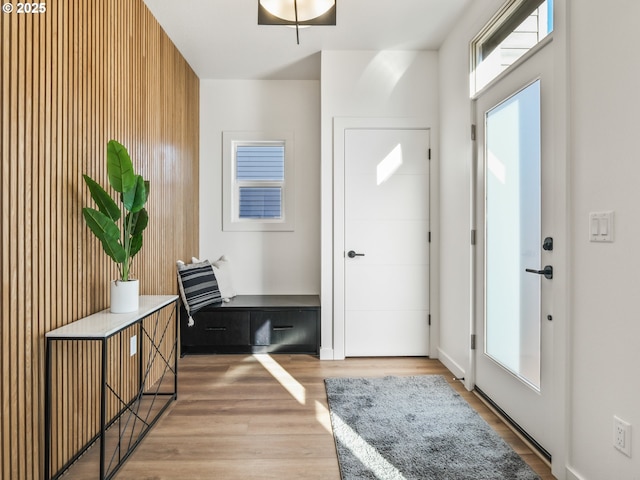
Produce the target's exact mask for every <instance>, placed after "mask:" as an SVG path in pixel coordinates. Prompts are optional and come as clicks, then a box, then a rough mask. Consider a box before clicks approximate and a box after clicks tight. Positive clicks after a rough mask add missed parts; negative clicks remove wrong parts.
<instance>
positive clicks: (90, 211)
mask: <svg viewBox="0 0 640 480" xmlns="http://www.w3.org/2000/svg"><path fill="white" fill-rule="evenodd" d="M82 216H83V217H84V220H85V222H86V223H87V226H88V227H89V229H90V230H91V231H92V232H93V234H94V235H95V236H96V237H97V238H98V240H100V242H101V243H102V248H103V249H104V251H105V253H106V254H107V255H109V256H110V257H111V258H112V259H113V261H114V262H116V263H122V262H124V261H125V259H126V258H127V253H126V252H125V250H124V248H122V245H121V244H120V240H119V239H120V229H119V228H118V226H117V225H116V224H115V223H114V221H113V220H111V219H110V218H109V217H107V216H106V215H105V214H104V213H102V212H99V211H98V210H96V209H94V208H89V207H85V208H83V209H82Z"/></svg>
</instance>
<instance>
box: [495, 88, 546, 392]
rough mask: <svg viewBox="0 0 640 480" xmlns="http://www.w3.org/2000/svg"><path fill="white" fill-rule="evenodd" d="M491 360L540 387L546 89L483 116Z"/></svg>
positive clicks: (521, 93)
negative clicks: (542, 107)
mask: <svg viewBox="0 0 640 480" xmlns="http://www.w3.org/2000/svg"><path fill="white" fill-rule="evenodd" d="M485 122H486V123H485V135H486V142H485V145H486V147H485V148H486V152H485V159H486V162H487V165H486V168H485V172H486V178H485V182H486V207H485V208H486V215H485V219H486V220H485V222H486V225H485V232H486V243H485V245H486V263H485V276H486V290H485V295H486V298H485V305H486V316H485V318H486V328H485V337H486V338H485V353H486V354H487V355H488V356H489V357H491V358H492V359H493V360H495V361H496V362H498V363H499V364H500V365H502V366H503V367H504V368H506V369H507V370H509V371H510V372H512V373H513V374H514V375H516V376H517V377H519V378H520V379H522V380H523V381H525V382H526V383H528V384H530V385H531V386H533V387H535V388H536V389H539V388H540V281H541V280H540V276H539V275H532V274H530V273H525V268H531V267H532V266H533V267H536V268H538V266H539V265H540V262H541V255H540V250H541V239H540V232H541V226H540V225H541V219H540V215H541V210H540V209H541V193H540V179H541V176H540V82H539V81H536V82H534V83H532V84H530V85H529V86H527V87H526V88H524V89H522V90H520V91H519V92H518V93H516V94H515V95H513V96H511V97H509V98H508V99H507V100H505V101H504V102H502V103H501V104H499V105H497V106H496V107H494V108H493V109H491V110H489V111H488V112H487V113H486V116H485Z"/></svg>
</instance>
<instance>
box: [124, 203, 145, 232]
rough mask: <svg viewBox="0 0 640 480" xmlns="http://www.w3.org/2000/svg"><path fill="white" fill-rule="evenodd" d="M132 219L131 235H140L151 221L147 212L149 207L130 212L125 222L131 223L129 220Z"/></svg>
mask: <svg viewBox="0 0 640 480" xmlns="http://www.w3.org/2000/svg"><path fill="white" fill-rule="evenodd" d="M130 220H131V227H130V231H129V232H130V235H132V236H134V235H140V234H142V232H143V231H144V229H145V228H147V224H148V223H149V214H148V213H147V209H146V208H143V209H142V210H140V211H139V212H136V213H128V214H127V218H126V220H125V222H126V223H127V225H129V221H130Z"/></svg>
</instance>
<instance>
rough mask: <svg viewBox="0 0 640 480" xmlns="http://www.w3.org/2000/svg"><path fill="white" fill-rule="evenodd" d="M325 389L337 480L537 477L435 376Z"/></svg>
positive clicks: (329, 383)
mask: <svg viewBox="0 0 640 480" xmlns="http://www.w3.org/2000/svg"><path fill="white" fill-rule="evenodd" d="M325 387H326V390H327V399H328V401H329V410H330V413H331V424H332V426H333V435H334V438H335V441H336V449H337V451H338V460H339V463H340V473H341V475H342V479H343V480H354V479H379V480H387V479H393V480H401V479H404V480H410V479H421V480H423V479H437V480H446V479H452V480H454V479H455V480H462V479H523V480H524V479H526V480H529V479H538V478H539V477H538V476H537V475H536V474H535V472H534V471H533V470H531V468H530V467H529V466H528V465H527V464H526V463H525V462H524V461H523V460H522V459H521V458H520V457H519V456H518V454H516V453H515V452H514V451H513V449H512V448H511V447H510V446H509V445H508V444H507V443H506V442H505V441H504V440H503V439H502V438H501V437H500V436H499V435H498V434H497V433H496V432H495V431H494V430H493V429H492V428H491V427H490V426H489V424H487V422H485V421H484V419H483V418H482V417H480V415H478V413H477V412H476V411H474V410H473V409H472V408H471V407H470V406H469V404H468V403H467V402H466V401H465V400H464V399H463V398H462V397H461V396H460V395H459V394H458V393H457V392H456V391H455V390H454V389H453V388H451V387H450V386H449V384H448V383H447V381H446V380H445V379H444V377H442V376H440V375H426V376H414V377H384V378H328V379H325Z"/></svg>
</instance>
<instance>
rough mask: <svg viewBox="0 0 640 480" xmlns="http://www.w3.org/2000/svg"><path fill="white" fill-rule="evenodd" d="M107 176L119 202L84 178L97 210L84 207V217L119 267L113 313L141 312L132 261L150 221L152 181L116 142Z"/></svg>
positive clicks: (113, 288)
mask: <svg viewBox="0 0 640 480" xmlns="http://www.w3.org/2000/svg"><path fill="white" fill-rule="evenodd" d="M107 175H108V177H109V184H110V185H111V188H113V190H115V192H117V193H118V194H119V195H118V198H119V202H118V203H116V201H114V200H113V199H112V198H111V196H110V195H109V194H108V193H107V192H106V190H105V189H104V188H102V187H101V186H100V185H99V184H98V183H97V182H96V181H95V180H93V179H92V178H91V177H89V176H88V175H83V177H84V181H85V183H86V184H87V186H88V187H89V192H90V193H91V198H93V200H94V202H95V203H96V205H97V206H98V209H97V210H96V209H95V208H90V207H85V208H83V209H82V215H83V217H84V220H85V222H86V223H87V226H88V227H89V229H90V230H91V231H92V232H93V234H94V235H95V236H96V237H97V238H98V240H100V243H102V248H103V249H104V251H105V252H106V254H107V255H109V257H111V258H112V259H113V261H114V262H116V264H117V265H118V271H119V278H118V279H117V280H114V281H112V282H111V312H112V313H127V312H134V311H136V310H138V292H139V284H138V280H134V279H132V278H131V277H130V275H131V260H132V259H133V257H134V256H135V255H136V253H138V252H139V251H140V249H141V248H142V232H143V231H144V229H145V228H146V227H147V224H148V222H149V215H148V214H147V210H146V209H145V208H144V206H145V204H146V202H147V197H148V196H149V182H148V181H145V180H144V179H143V178H142V176H141V175H136V174H135V172H134V171H133V164H132V163H131V158H130V157H129V153H128V152H127V149H126V148H125V147H124V146H123V145H121V144H120V143H118V142H117V141H115V140H111V141H109V143H108V144H107Z"/></svg>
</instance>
